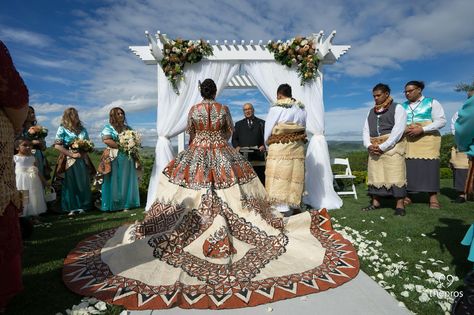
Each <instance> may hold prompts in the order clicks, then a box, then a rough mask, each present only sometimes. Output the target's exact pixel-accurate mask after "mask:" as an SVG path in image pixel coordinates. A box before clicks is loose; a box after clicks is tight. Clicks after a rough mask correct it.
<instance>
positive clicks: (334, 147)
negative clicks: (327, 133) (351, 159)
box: [328, 141, 366, 158]
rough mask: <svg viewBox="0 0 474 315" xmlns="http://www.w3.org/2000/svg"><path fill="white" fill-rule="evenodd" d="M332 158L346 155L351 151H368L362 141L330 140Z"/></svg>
mask: <svg viewBox="0 0 474 315" xmlns="http://www.w3.org/2000/svg"><path fill="white" fill-rule="evenodd" d="M328 148H329V155H330V156H331V158H336V157H346V156H347V154H348V153H349V152H354V151H366V149H365V148H364V145H363V144H362V141H328Z"/></svg>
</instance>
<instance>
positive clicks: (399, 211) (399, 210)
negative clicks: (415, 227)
mask: <svg viewBox="0 0 474 315" xmlns="http://www.w3.org/2000/svg"><path fill="white" fill-rule="evenodd" d="M394 214H395V215H399V216H402V217H403V216H405V214H406V212H405V209H403V208H396V209H395V213H394Z"/></svg>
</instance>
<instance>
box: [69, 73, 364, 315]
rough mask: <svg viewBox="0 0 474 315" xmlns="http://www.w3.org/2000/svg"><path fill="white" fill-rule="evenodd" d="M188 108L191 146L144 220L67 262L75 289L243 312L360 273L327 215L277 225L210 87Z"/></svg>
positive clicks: (83, 246)
mask: <svg viewBox="0 0 474 315" xmlns="http://www.w3.org/2000/svg"><path fill="white" fill-rule="evenodd" d="M200 92H201V95H202V97H203V100H202V101H201V102H200V103H199V104H196V105H194V106H192V107H191V109H190V111H189V115H188V127H187V131H188V133H189V135H190V145H189V148H188V149H187V150H184V151H183V152H181V153H180V154H178V156H177V157H176V159H175V160H173V161H171V162H170V163H169V164H168V166H167V167H166V168H165V170H164V171H163V173H162V174H161V175H160V176H161V177H160V181H159V185H158V188H157V189H158V198H157V200H156V201H155V203H154V204H153V205H152V206H151V209H150V211H149V212H148V213H147V215H146V217H145V219H144V221H142V222H140V223H136V224H132V225H128V226H123V227H120V228H118V229H117V230H112V231H106V232H103V233H100V234H98V235H96V236H93V237H92V238H89V239H87V240H86V241H84V242H82V243H80V244H79V245H78V246H77V247H76V249H74V250H73V251H72V252H71V253H70V254H69V255H68V257H67V259H66V261H65V266H64V273H63V279H64V281H65V283H66V285H67V286H68V287H69V288H70V289H71V290H73V291H75V292H77V293H80V294H83V295H87V296H89V295H94V296H97V297H99V298H100V299H102V300H104V301H107V302H109V303H114V304H121V305H124V306H125V307H126V308H127V309H162V308H169V307H173V306H179V307H182V308H209V309H222V308H240V307H247V306H255V305H259V304H263V303H269V302H273V301H277V300H282V299H287V298H292V297H296V296H300V295H305V294H310V293H316V292H319V291H323V290H327V289H329V288H334V287H336V286H339V285H341V284H343V283H345V282H347V281H349V280H350V279H351V278H353V277H355V276H356V275H357V272H358V270H359V262H358V258H357V254H356V251H355V249H354V248H353V247H352V245H351V244H350V242H349V241H347V240H345V239H344V238H343V237H342V236H341V235H340V234H338V233H336V232H335V231H333V230H332V228H331V224H330V221H329V217H328V215H327V212H326V210H325V209H323V210H320V211H318V210H311V211H307V212H303V213H301V214H299V215H295V216H293V217H290V218H288V220H286V218H285V220H284V219H283V216H282V215H281V214H280V213H279V212H278V211H277V210H275V209H273V208H272V207H270V205H269V203H268V199H267V194H266V191H265V188H264V187H263V185H262V184H261V182H260V180H259V179H258V177H257V175H256V174H255V172H254V171H253V169H252V166H251V165H250V164H249V162H248V161H246V160H245V159H244V157H243V156H242V155H240V154H239V153H238V152H237V151H236V150H235V149H233V148H232V147H231V146H230V145H229V143H228V140H229V137H230V136H231V133H232V126H233V124H232V119H231V116H230V113H229V110H228V108H227V107H226V106H224V105H222V104H219V103H218V102H216V101H215V96H216V85H215V83H214V81H212V80H211V79H206V80H205V81H204V82H203V83H202V84H200Z"/></svg>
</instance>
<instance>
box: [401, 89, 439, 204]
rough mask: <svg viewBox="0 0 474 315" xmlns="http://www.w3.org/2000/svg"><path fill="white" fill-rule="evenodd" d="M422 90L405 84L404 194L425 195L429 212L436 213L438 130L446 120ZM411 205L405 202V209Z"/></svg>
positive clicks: (407, 201)
mask: <svg viewBox="0 0 474 315" xmlns="http://www.w3.org/2000/svg"><path fill="white" fill-rule="evenodd" d="M424 88H425V84H424V83H423V82H421V81H410V82H408V83H407V84H405V96H406V98H407V101H406V102H405V103H403V104H402V105H403V107H404V108H405V111H406V112H407V127H406V129H405V136H406V138H407V149H406V156H405V157H406V166H407V169H406V171H407V192H408V193H414V192H427V193H428V194H429V198H430V199H429V206H430V208H431V209H439V208H440V207H441V206H440V204H439V201H438V195H437V194H438V192H439V191H440V186H439V167H440V161H439V154H440V148H441V134H440V132H439V130H440V129H441V128H443V127H444V126H445V125H446V118H445V116H444V110H443V107H442V106H441V104H440V103H439V102H438V101H437V100H435V99H433V98H429V97H424V96H423V94H422V92H423V89H424ZM411 202H412V201H411V199H410V198H409V197H406V198H405V205H408V204H410V203H411Z"/></svg>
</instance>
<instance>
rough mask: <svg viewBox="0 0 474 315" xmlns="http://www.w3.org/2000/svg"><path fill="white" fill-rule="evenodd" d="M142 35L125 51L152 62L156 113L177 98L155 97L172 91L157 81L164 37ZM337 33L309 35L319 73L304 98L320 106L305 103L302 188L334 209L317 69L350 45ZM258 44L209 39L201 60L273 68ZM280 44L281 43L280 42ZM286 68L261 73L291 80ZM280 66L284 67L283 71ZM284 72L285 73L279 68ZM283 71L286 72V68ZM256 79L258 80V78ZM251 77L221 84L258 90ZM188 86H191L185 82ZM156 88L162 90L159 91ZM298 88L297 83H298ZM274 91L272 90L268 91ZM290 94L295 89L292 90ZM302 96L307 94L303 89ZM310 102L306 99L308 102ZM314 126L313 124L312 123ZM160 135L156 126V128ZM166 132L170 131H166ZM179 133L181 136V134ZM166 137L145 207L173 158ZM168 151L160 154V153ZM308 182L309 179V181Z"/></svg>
mask: <svg viewBox="0 0 474 315" xmlns="http://www.w3.org/2000/svg"><path fill="white" fill-rule="evenodd" d="M145 35H146V38H147V40H148V45H146V46H130V47H129V48H130V50H131V51H132V52H133V53H134V54H135V55H137V56H138V57H139V58H140V59H141V60H142V61H143V62H144V63H145V64H146V65H154V66H156V67H157V81H158V94H159V95H158V99H160V97H161V101H159V100H158V102H157V105H158V111H160V108H161V109H162V108H163V107H161V106H168V105H170V106H171V104H163V103H166V102H167V101H168V100H173V101H170V102H176V97H174V98H173V96H170V97H169V98H163V96H160V93H163V91H165V92H164V93H169V94H170V93H174V92H173V91H172V89H171V85H170V84H168V85H169V86H168V87H165V88H163V85H160V80H162V81H163V80H165V79H166V78H165V77H164V73H163V71H162V70H161V66H160V61H161V59H162V58H163V53H162V50H163V46H164V44H165V43H166V42H168V41H169V39H168V38H167V36H166V34H162V33H161V32H159V31H158V32H157V33H156V34H155V35H154V36H152V35H151V34H150V33H149V32H148V31H146V32H145ZM335 35H336V31H333V32H331V34H329V36H327V37H325V36H324V32H323V31H320V32H319V33H314V34H312V35H311V37H312V38H313V39H314V46H313V48H314V49H315V51H316V54H317V55H318V57H319V60H320V65H319V69H318V77H317V79H316V80H315V81H317V84H306V85H307V86H312V87H313V88H314V89H315V90H316V89H317V90H318V91H315V92H317V93H315V95H311V97H309V98H310V99H311V101H313V102H314V100H315V99H316V102H317V103H318V104H319V107H320V108H319V109H318V110H316V111H314V110H313V111H312V110H311V108H308V107H307V110H308V126H307V127H309V128H308V131H309V132H311V133H312V134H313V137H312V139H311V141H310V143H309V146H308V154H307V158H306V160H307V163H306V183H305V184H306V191H307V192H308V195H307V196H306V197H305V198H304V199H305V202H307V203H309V204H311V205H312V206H314V207H318V208H322V207H325V208H329V209H334V208H339V207H340V206H341V205H342V200H341V199H340V198H339V197H338V195H337V194H336V193H335V192H334V189H333V186H332V171H331V165H330V160H329V152H328V149H327V143H326V140H325V138H324V119H323V118H322V117H320V116H324V105H323V98H322V95H323V94H322V92H323V91H322V78H323V73H322V69H323V67H324V66H325V65H329V64H333V63H335V62H336V61H337V60H338V59H339V58H340V57H341V56H342V55H344V54H345V53H346V52H347V51H348V50H349V49H350V46H349V45H334V44H333V40H334V37H335ZM269 42H270V41H268V42H263V41H262V40H259V41H258V42H254V41H253V40H250V41H244V40H241V41H236V40H232V41H228V40H224V41H217V40H216V41H214V42H211V41H210V40H207V43H209V44H211V45H212V47H213V56H209V57H207V58H205V59H203V61H204V60H206V61H207V62H208V63H211V64H212V62H213V61H216V62H224V63H225V62H228V63H231V64H234V65H235V64H236V63H240V64H241V65H244V64H248V63H253V64H255V63H257V64H258V63H261V64H265V65H272V66H274V67H276V66H275V64H276V61H275V59H274V56H273V53H271V52H270V51H268V49H267V48H266V45H267V44H268V43H269ZM279 42H282V41H279ZM284 68H287V67H286V66H283V65H278V67H277V68H273V69H274V70H277V71H272V69H269V70H267V72H268V74H264V75H265V76H267V75H268V76H272V75H275V72H279V73H280V75H285V74H286V75H288V76H292V77H293V82H296V81H295V80H294V78H295V71H294V70H286V69H284ZM283 69H284V70H283ZM281 71H284V72H281ZM285 71H286V72H285ZM185 76H186V69H185ZM260 80H261V78H260ZM257 81H258V80H256V78H254V77H252V75H250V74H249V73H248V68H247V72H246V71H243V72H242V71H238V72H237V73H235V74H234V75H233V76H232V77H229V78H228V79H227V80H226V82H224V84H225V88H232V89H240V88H241V89H244V88H245V89H248V88H255V87H257V88H259V89H260V90H261V91H262V89H261V88H262V86H261V85H260V86H259V84H258V82H257ZM297 84H298V85H299V82H298V83H293V86H292V87H293V89H294V90H295V85H297ZM188 85H189V86H191V85H190V84H188ZM160 86H161V89H162V91H160ZM316 87H317V88H316ZM297 88H300V89H301V87H297ZM266 92H267V93H264V92H263V91H262V94H263V95H264V96H265V97H266V98H267V99H269V100H271V99H272V96H271V95H269V93H268V91H266ZM274 93H276V89H275V91H272V94H274ZM294 94H295V92H294ZM306 94H307V93H306ZM295 97H296V98H299V96H298V95H297V94H295ZM309 103H311V102H309ZM159 120H160V116H158V123H159ZM312 120H317V123H316V127H315V128H311V127H310V125H311V121H312ZM313 125H314V124H313ZM159 127H160V126H159V125H157V129H159ZM158 133H160V130H158ZM168 134H169V133H168ZM183 135H184V134H183ZM169 137H170V136H163V135H160V134H158V142H157V147H156V156H155V164H154V168H153V172H152V176H151V179H150V185H149V190H148V200H147V206H146V208H147V209H149V208H150V206H151V204H152V203H153V202H154V200H155V199H156V196H157V194H156V188H157V179H158V176H159V174H160V173H161V171H162V169H163V168H164V166H165V165H166V164H167V162H168V161H169V160H171V158H172V156H171V155H172V154H171V150H170V149H169V148H170V147H171V143H170V141H169ZM178 139H179V141H178V146H179V150H182V149H183V148H184V136H179V137H178ZM163 149H164V151H167V152H166V153H163V152H161V151H163ZM308 180H309V181H310V182H308Z"/></svg>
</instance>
